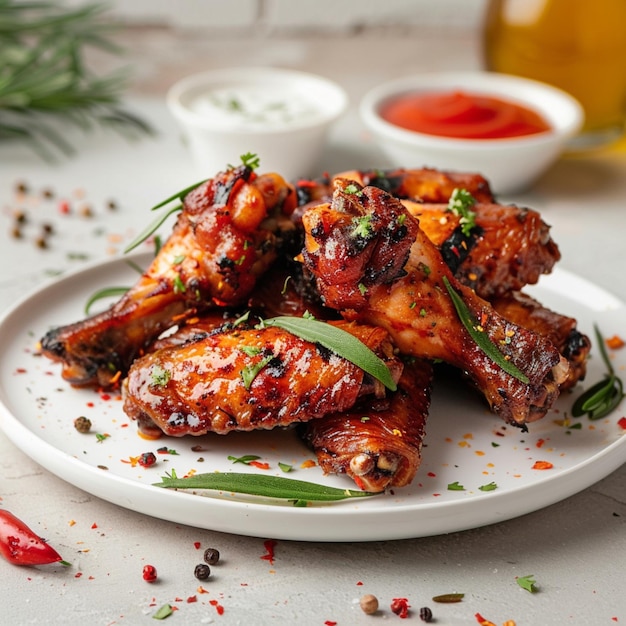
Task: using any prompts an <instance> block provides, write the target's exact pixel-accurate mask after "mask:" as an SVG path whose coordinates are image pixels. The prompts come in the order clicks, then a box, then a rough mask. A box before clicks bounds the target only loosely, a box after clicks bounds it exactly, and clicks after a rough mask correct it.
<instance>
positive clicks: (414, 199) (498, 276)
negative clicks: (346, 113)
mask: <svg viewBox="0 0 626 626" xmlns="http://www.w3.org/2000/svg"><path fill="white" fill-rule="evenodd" d="M342 179H345V180H352V181H354V182H355V183H358V184H359V185H361V186H367V185H371V186H374V187H379V188H381V189H383V190H385V191H388V192H389V193H391V195H393V196H394V197H398V198H401V199H402V203H403V204H404V205H405V206H406V208H407V209H408V210H409V212H410V213H411V214H412V215H413V216H414V217H416V218H418V219H419V221H420V227H421V229H422V230H423V231H424V232H425V233H426V235H427V237H428V238H429V239H430V240H431V241H432V242H433V243H434V244H435V245H436V246H437V247H438V248H439V250H440V251H441V254H442V256H443V258H444V261H445V262H446V263H447V265H448V267H450V269H451V270H452V272H453V273H454V275H455V276H456V278H457V279H458V280H460V281H461V282H462V283H464V284H466V285H468V286H470V287H472V288H473V289H474V290H475V291H476V293H478V295H480V296H481V297H483V298H485V299H487V300H488V299H490V298H492V297H497V296H501V295H504V294H506V293H508V292H510V291H519V290H520V289H523V288H524V287H525V286H526V285H532V284H535V283H536V282H537V281H538V279H539V277H540V276H541V275H542V274H548V273H549V272H550V271H552V268H553V267H554V265H555V263H556V262H557V261H558V260H559V259H560V258H561V255H560V252H559V249H558V246H557V245H556V243H555V242H554V241H553V239H552V238H551V236H550V227H549V226H548V225H547V224H546V223H545V222H544V221H543V219H542V218H541V215H540V214H539V213H537V211H533V210H532V209H528V208H520V207H517V206H514V205H500V204H495V203H494V200H493V197H492V195H491V191H490V190H489V185H488V184H487V182H486V180H485V179H484V178H483V177H482V176H478V175H476V174H457V173H450V172H441V171H438V170H432V169H421V170H396V171H395V172H388V173H385V172H377V171H376V170H373V171H371V172H363V171H358V170H353V171H349V172H345V173H344V174H343V175H342V174H339V175H337V176H335V177H334V179H333V180H342ZM296 186H297V190H298V201H299V202H300V203H301V204H300V206H298V207H297V208H296V209H295V211H294V213H293V215H292V219H293V221H294V222H295V223H296V224H297V225H300V224H301V220H302V214H303V213H304V212H305V211H306V210H308V209H309V208H310V207H312V206H317V205H318V204H321V203H325V202H330V199H331V186H332V183H331V182H330V181H328V180H320V181H299V182H298V183H297V184H296ZM298 186H299V187H298ZM455 189H464V190H465V191H467V192H469V193H470V194H471V195H472V197H474V199H475V200H476V201H477V203H476V204H475V205H474V206H472V207H471V210H472V212H473V213H474V216H475V217H474V221H475V226H474V227H473V228H471V230H469V232H468V231H467V229H466V228H465V227H464V226H463V224H462V221H461V216H460V215H458V214H456V213H454V212H453V211H452V210H451V209H450V208H449V206H448V202H449V200H450V197H451V196H452V194H453V192H454V191H455Z"/></svg>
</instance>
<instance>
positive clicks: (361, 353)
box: [263, 316, 397, 391]
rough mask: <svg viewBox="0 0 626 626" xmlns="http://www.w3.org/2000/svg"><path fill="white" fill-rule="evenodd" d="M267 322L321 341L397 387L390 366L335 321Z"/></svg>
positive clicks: (289, 319)
mask: <svg viewBox="0 0 626 626" xmlns="http://www.w3.org/2000/svg"><path fill="white" fill-rule="evenodd" d="M263 324H264V325H265V326H277V327H278V328H282V329H283V330H286V331H288V332H290V333H292V334H294V335H296V336H297V337H300V338H301V339H304V340H305V341H311V342H313V343H319V344H320V345H322V346H324V347H325V348H327V349H328V350H332V351H333V352H334V353H335V354H338V355H339V356H340V357H342V358H344V359H346V360H347V361H350V362H351V363H353V364H354V365H356V366H357V367H360V368H361V369H362V370H363V371H364V372H367V373H368V374H370V375H371V376H373V377H374V378H376V380H378V381H380V382H381V383H382V384H383V385H385V387H387V389H390V390H391V391H395V390H396V389H397V385H396V383H395V381H394V380H393V378H392V377H391V372H390V371H389V368H388V367H387V366H386V365H385V362H384V361H383V360H382V359H380V358H379V357H378V356H377V355H376V354H375V353H374V352H373V351H372V350H370V349H369V348H368V347H367V346H366V345H365V344H364V343H363V342H362V341H360V340H359V339H357V338H356V337H355V336H354V335H351V334H350V333H349V332H347V331H345V330H343V329H341V328H337V327H336V326H333V325H332V324H327V323H326V322H320V321H319V320H315V319H311V318H310V317H289V316H281V317H272V318H270V319H267V320H264V321H263Z"/></svg>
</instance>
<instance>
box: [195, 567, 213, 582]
mask: <svg viewBox="0 0 626 626" xmlns="http://www.w3.org/2000/svg"><path fill="white" fill-rule="evenodd" d="M193 575H194V576H195V577H196V578H197V579H198V580H206V579H207V578H208V577H209V576H210V575H211V568H210V567H209V566H208V565H207V564H206V563H198V565H196V569H194V571H193Z"/></svg>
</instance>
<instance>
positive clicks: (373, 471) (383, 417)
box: [299, 359, 433, 492]
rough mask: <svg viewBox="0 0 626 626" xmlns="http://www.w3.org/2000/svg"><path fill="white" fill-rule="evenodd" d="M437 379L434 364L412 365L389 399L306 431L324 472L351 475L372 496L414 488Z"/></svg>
mask: <svg viewBox="0 0 626 626" xmlns="http://www.w3.org/2000/svg"><path fill="white" fill-rule="evenodd" d="M432 375H433V371H432V365H431V364H430V363H429V362H428V361H423V360H419V359H411V360H408V361H407V362H406V363H405V365H404V369H403V371H402V376H401V377H400V380H399V381H398V389H397V390H396V391H395V392H394V393H393V394H391V395H390V396H389V397H387V398H384V399H382V400H375V399H372V398H368V399H367V400H366V401H364V402H363V401H361V402H359V403H357V405H356V406H355V407H354V408H352V409H349V410H347V411H344V412H342V413H339V412H333V413H331V414H329V415H326V416H324V417H322V418H320V419H316V420H311V421H309V422H307V423H306V424H303V425H302V426H300V427H299V429H300V432H301V436H302V438H303V439H304V441H305V442H306V443H307V444H308V445H309V446H310V447H311V448H312V449H313V450H314V452H315V454H316V456H317V460H318V463H319V465H320V467H321V468H322V469H323V470H324V472H325V473H327V474H346V475H347V476H350V477H351V478H352V479H353V480H354V482H355V483H356V484H357V486H358V487H359V488H360V489H365V490H367V491H375V492H379V491H384V490H385V489H387V488H389V487H404V486H405V485H408V484H410V483H411V481H412V480H413V478H414V476H415V474H416V472H417V470H418V468H419V466H420V463H421V450H422V441H423V439H424V435H425V425H426V419H427V417H428V409H429V407H430V390H431V384H432Z"/></svg>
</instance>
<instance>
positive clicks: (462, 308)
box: [443, 276, 529, 384]
mask: <svg viewBox="0 0 626 626" xmlns="http://www.w3.org/2000/svg"><path fill="white" fill-rule="evenodd" d="M443 284H444V285H445V286H446V289H447V291H448V294H449V295H450V299H451V300H452V304H454V308H455V309H456V312H457V315H458V316H459V320H461V323H462V324H463V326H465V330H467V332H468V333H469V334H470V336H471V337H472V339H473V340H474V341H475V342H476V345H477V346H478V347H479V348H480V349H481V350H482V351H483V352H484V353H485V354H486V355H487V356H488V357H489V358H490V359H491V360H492V361H493V362H494V363H495V364H496V365H498V367H500V368H501V369H502V370H504V371H505V372H506V373H507V374H510V375H511V376H513V377H514V378H517V379H518V380H519V381H521V382H523V383H524V384H526V383H528V382H529V379H528V376H526V374H524V372H522V371H521V370H519V369H518V368H517V367H516V366H515V364H514V363H512V362H511V361H509V360H507V359H506V358H505V356H504V355H503V354H502V352H500V350H498V348H497V347H496V346H495V345H494V343H493V342H492V341H491V339H489V337H488V335H487V333H485V332H483V331H480V330H478V328H477V326H478V322H477V321H476V320H475V319H474V317H473V315H472V312H471V311H470V310H469V309H468V308H467V306H466V304H465V302H463V298H461V296H460V295H459V294H458V293H457V292H456V291H455V289H454V287H452V285H451V284H450V281H449V280H448V278H447V277H446V276H444V277H443Z"/></svg>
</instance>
